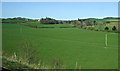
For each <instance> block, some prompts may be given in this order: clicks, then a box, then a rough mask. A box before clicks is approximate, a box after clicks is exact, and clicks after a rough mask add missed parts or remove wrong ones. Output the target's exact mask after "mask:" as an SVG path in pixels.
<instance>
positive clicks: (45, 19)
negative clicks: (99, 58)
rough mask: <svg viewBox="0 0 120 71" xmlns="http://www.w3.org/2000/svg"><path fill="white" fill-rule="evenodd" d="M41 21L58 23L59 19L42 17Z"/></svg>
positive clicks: (43, 22) (42, 22)
mask: <svg viewBox="0 0 120 71" xmlns="http://www.w3.org/2000/svg"><path fill="white" fill-rule="evenodd" d="M40 23H41V24H58V21H57V20H55V19H52V18H47V17H46V18H42V19H41V20H40Z"/></svg>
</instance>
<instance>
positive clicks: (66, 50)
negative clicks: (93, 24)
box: [2, 24, 118, 69]
mask: <svg viewBox="0 0 120 71" xmlns="http://www.w3.org/2000/svg"><path fill="white" fill-rule="evenodd" d="M107 34H108V48H104V47H105V32H101V31H99V32H97V31H90V30H81V29H78V28H45V29H42V28H39V29H38V28H37V29H36V28H30V27H25V26H22V25H18V24H3V33H2V36H3V39H2V43H3V44H2V46H3V48H2V50H3V52H5V53H6V56H12V55H13V54H14V52H16V53H17V56H19V55H21V56H24V55H22V53H21V54H19V52H23V51H24V50H21V48H22V46H23V44H24V42H25V41H28V42H30V43H31V44H33V47H32V48H33V49H35V50H37V51H38V54H36V55H35V56H39V57H40V60H42V61H43V62H44V63H45V65H47V66H48V67H49V68H53V67H54V62H55V61H60V64H62V65H64V67H65V68H67V69H73V68H79V67H80V68H81V69H116V68H118V67H117V66H118V65H117V64H118V34H117V33H109V32H108V33H107ZM3 56H4V54H3ZM76 63H77V67H76ZM3 65H4V63H3Z"/></svg>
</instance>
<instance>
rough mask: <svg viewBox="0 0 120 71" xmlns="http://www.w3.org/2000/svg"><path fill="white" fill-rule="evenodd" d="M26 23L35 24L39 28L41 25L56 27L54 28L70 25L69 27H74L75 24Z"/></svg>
mask: <svg viewBox="0 0 120 71" xmlns="http://www.w3.org/2000/svg"><path fill="white" fill-rule="evenodd" d="M23 24H25V25H33V26H37V27H38V28H41V27H54V28H60V27H66V28H67V27H68V28H72V27H74V25H72V24H40V23H23Z"/></svg>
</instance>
